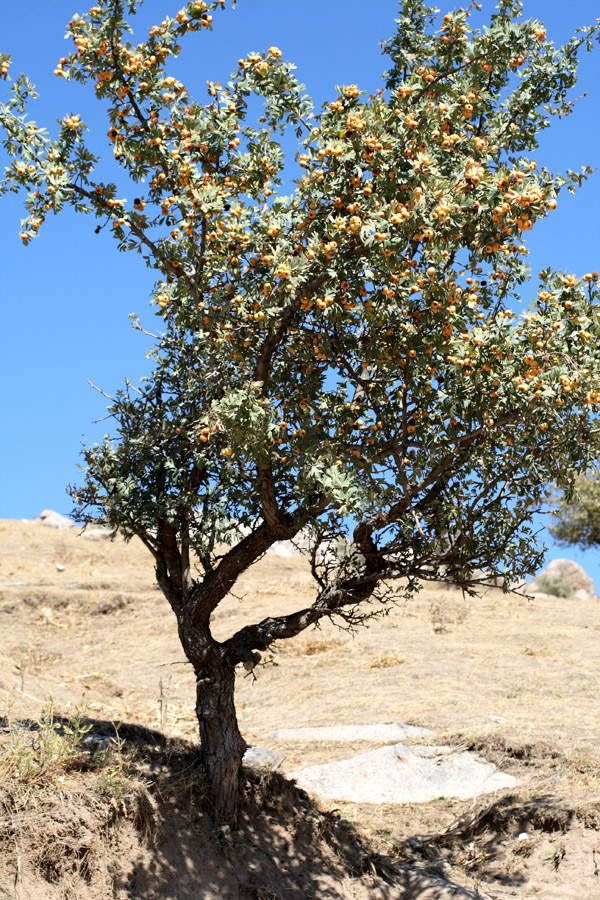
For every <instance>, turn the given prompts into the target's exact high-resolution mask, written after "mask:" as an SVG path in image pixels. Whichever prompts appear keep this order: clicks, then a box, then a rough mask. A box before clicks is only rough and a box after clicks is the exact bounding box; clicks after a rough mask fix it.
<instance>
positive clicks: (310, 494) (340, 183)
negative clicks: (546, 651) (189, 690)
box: [0, 0, 600, 818]
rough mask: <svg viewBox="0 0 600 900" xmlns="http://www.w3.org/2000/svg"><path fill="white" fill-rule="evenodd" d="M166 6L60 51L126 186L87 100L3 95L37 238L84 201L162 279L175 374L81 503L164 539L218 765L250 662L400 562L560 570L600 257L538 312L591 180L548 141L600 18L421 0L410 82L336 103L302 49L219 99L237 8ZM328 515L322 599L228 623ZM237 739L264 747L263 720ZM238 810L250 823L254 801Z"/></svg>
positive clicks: (13, 175)
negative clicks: (313, 76) (48, 108)
mask: <svg viewBox="0 0 600 900" xmlns="http://www.w3.org/2000/svg"><path fill="white" fill-rule="evenodd" d="M139 5H140V3H139V0H128V2H124V0H101V2H99V3H98V4H97V5H96V6H94V7H92V9H91V10H89V12H88V13H86V14H85V15H82V16H74V17H73V19H72V21H71V22H70V24H69V35H70V37H71V38H72V41H73V44H74V49H73V51H72V52H71V53H70V54H69V55H68V56H66V57H64V58H63V59H61V60H60V62H59V64H58V66H57V69H56V75H57V76H59V77H64V78H67V79H72V80H76V81H79V82H82V83H84V84H89V85H90V86H91V88H92V90H93V91H94V92H95V94H96V96H97V97H98V99H99V100H101V101H103V103H104V104H105V105H106V106H107V108H108V125H109V127H108V131H107V139H108V143H109V146H110V148H111V151H110V153H111V155H112V157H113V158H114V163H115V167H116V174H115V176H114V180H113V181H105V180H103V179H101V178H100V177H99V176H98V175H97V174H96V172H97V171H98V172H100V171H101V170H102V171H103V168H102V166H101V165H100V160H99V159H98V158H97V157H96V156H95V155H94V154H93V153H92V152H91V150H90V149H89V148H88V146H87V145H86V137H85V132H86V126H85V123H84V121H83V120H82V119H81V117H80V116H78V115H69V116H67V117H65V118H64V119H63V120H62V121H61V122H60V129H59V132H58V134H57V135H56V136H54V137H51V136H50V135H49V134H48V133H47V132H46V131H45V130H44V129H42V128H40V127H38V126H37V125H36V124H35V123H34V122H33V121H32V120H31V119H30V118H29V117H28V112H27V105H28V101H29V99H30V98H31V97H32V96H33V93H34V89H33V86H32V85H31V84H30V83H29V81H28V80H27V78H26V77H25V76H19V77H18V78H17V79H16V81H15V82H14V85H13V87H12V89H11V92H10V96H9V99H8V100H7V102H6V103H5V104H4V105H2V106H0V124H1V125H2V126H3V127H4V130H5V135H6V136H5V141H4V147H5V150H6V151H7V152H8V154H9V157H10V158H11V161H10V165H9V167H8V169H7V171H6V173H5V176H4V179H3V181H2V182H1V187H2V190H22V191H24V192H25V193H26V206H27V217H26V218H25V219H24V221H23V223H22V227H21V238H22V240H23V241H24V242H25V243H28V242H30V241H31V240H33V239H34V238H35V237H36V236H37V235H38V233H39V231H40V229H41V227H42V225H43V223H44V221H45V219H46V218H47V216H48V215H49V214H51V213H56V212H59V211H60V210H61V208H63V207H64V206H71V207H73V208H75V209H76V210H77V211H79V212H82V213H87V214H91V215H93V216H95V217H96V218H97V219H98V220H99V225H98V228H104V227H109V228H111V229H112V231H113V233H114V236H115V239H116V241H117V246H118V248H119V249H120V250H124V251H135V252H137V253H140V254H141V255H142V257H143V258H144V260H145V261H146V263H147V265H149V266H151V267H152V268H154V269H155V270H156V271H157V276H158V280H157V283H156V288H155V291H154V294H153V297H152V303H153V304H154V305H155V310H156V312H157V316H158V321H159V329H160V334H159V335H158V336H157V337H156V343H155V346H154V349H153V351H152V355H153V357H154V360H155V370H154V373H153V375H152V376H151V377H150V378H149V379H148V380H146V381H143V382H142V383H141V384H140V385H139V386H138V387H135V388H134V387H133V386H131V385H129V384H128V385H127V386H126V387H125V388H124V390H123V391H122V392H120V393H119V394H118V395H117V396H116V397H114V398H113V399H112V402H111V406H110V413H111V415H112V417H113V419H114V431H113V433H112V434H111V435H107V437H106V439H105V441H104V442H103V443H102V444H100V445H97V446H92V447H89V448H87V449H86V451H85V468H86V471H85V480H84V482H83V484H82V485H81V486H79V487H76V488H73V496H74V497H75V499H76V502H77V510H78V516H79V518H80V520H81V521H83V522H89V521H97V520H100V521H103V522H106V523H108V524H109V525H111V526H114V527H118V528H119V529H120V530H121V532H122V533H123V534H125V535H126V536H127V537H132V536H134V535H136V536H138V537H139V538H140V539H141V540H142V541H143V542H144V543H145V545H146V546H147V547H148V549H149V550H150V552H151V553H152V554H153V556H154V559H155V562H156V571H157V578H158V582H159V584H160V586H161V588H162V590H163V591H164V593H165V596H166V597H167V599H168V600H169V602H170V603H171V605H172V607H173V609H174V611H175V614H176V616H177V620H178V625H179V633H180V636H181V639H182V643H183V646H184V649H185V651H186V653H187V656H188V658H189V659H190V661H191V662H192V664H193V665H194V668H195V671H196V673H197V676H198V684H199V694H198V697H199V699H198V715H199V720H200V729H201V735H202V738H203V744H204V746H205V752H206V753H208V756H209V757H211V758H213V762H214V759H216V757H217V756H219V753H218V752H217V751H214V753H213V750H211V749H210V747H212V746H213V744H212V743H211V741H213V737H214V735H213V737H211V734H210V733H209V732H210V729H208V730H207V728H208V726H206V722H207V721H209V720H211V716H212V717H213V720H214V717H215V715H216V714H215V711H214V710H215V708H216V707H215V703H216V701H215V699H214V696H212V695H211V696H210V697H209V694H210V690H209V687H208V685H209V684H212V683H215V682H219V683H221V682H223V681H224V680H225V681H227V683H228V685H229V687H228V690H230V694H231V702H232V697H233V680H232V676H231V677H230V675H231V672H232V671H233V668H234V667H235V666H236V665H238V664H240V663H243V664H245V665H246V666H247V667H248V668H251V667H252V666H253V665H255V663H256V662H257V660H258V659H259V655H258V654H259V652H260V651H263V650H265V649H266V648H267V647H269V646H270V645H271V644H272V643H273V642H274V641H277V640H279V639H283V638H287V637H292V636H293V635H295V634H297V633H298V632H299V631H301V630H302V629H304V628H306V627H307V626H308V625H310V624H313V623H316V622H318V621H319V620H320V619H322V618H323V617H325V616H327V617H330V616H334V617H338V618H340V619H342V620H345V621H346V622H347V623H348V624H350V625H354V624H357V623H359V622H361V621H363V619H364V618H366V617H368V615H369V614H370V612H371V611H372V610H373V609H374V608H379V607H373V606H372V605H367V606H365V603H366V602H369V603H371V604H372V602H373V601H374V600H377V599H378V600H383V601H385V600H386V599H390V598H391V597H392V596H394V591H392V590H391V588H390V585H393V584H394V583H395V582H396V580H397V579H402V582H401V584H402V588H401V590H402V591H404V592H405V594H406V595H410V593H411V592H413V591H414V590H417V589H418V585H419V582H420V581H422V580H436V581H440V580H445V581H448V582H452V583H456V584H459V585H462V586H463V587H464V588H465V589H466V590H473V589H475V587H476V586H477V584H479V583H481V582H487V581H489V579H490V578H491V577H493V576H497V575H500V576H501V577H502V578H503V579H504V580H505V584H506V586H507V587H508V585H509V584H510V582H511V581H512V580H514V579H516V578H517V577H519V576H522V575H523V574H524V573H527V572H531V571H533V570H535V569H536V568H538V567H539V564H540V561H541V558H542V555H541V550H540V548H539V547H538V546H537V544H536V542H535V526H534V524H533V520H532V516H533V513H534V512H535V511H536V510H537V509H539V508H540V507H541V505H542V504H543V501H544V499H545V492H546V485H547V484H548V483H549V482H557V483H558V484H559V485H560V486H562V487H564V488H567V489H568V488H569V486H570V485H571V483H572V481H573V478H574V477H575V475H576V474H577V473H578V472H581V471H584V470H585V469H586V468H587V467H588V466H589V464H590V462H591V460H592V459H593V458H594V456H595V455H596V454H597V449H598V418H597V407H598V404H599V403H600V380H599V372H600V342H599V338H600V321H599V315H600V309H599V307H598V273H596V272H589V273H587V274H584V275H583V276H582V277H581V276H579V275H575V274H572V273H568V272H556V271H552V270H551V269H547V270H545V271H544V272H542V273H541V274H540V278H539V287H536V289H535V292H534V293H535V295H534V297H533V299H532V300H531V303H530V305H529V306H528V308H527V309H521V310H520V311H519V310H518V311H517V312H515V311H514V309H515V308H516V307H517V305H518V304H520V303H521V300H522V292H523V290H524V289H525V288H524V285H526V283H527V282H528V280H529V279H530V271H529V268H528V266H527V262H526V258H527V252H528V251H527V244H526V234H527V232H529V231H530V230H531V229H532V228H533V227H534V226H535V224H536V222H537V221H538V220H540V219H541V218H543V217H545V216H546V215H548V214H549V213H550V212H551V211H552V210H554V208H555V207H556V205H557V199H556V198H557V196H558V195H559V193H560V191H561V190H562V189H564V188H566V189H568V190H574V189H576V188H577V187H578V186H580V184H581V182H582V180H583V178H584V177H585V174H586V172H585V171H584V172H583V173H580V174H577V173H573V172H567V173H566V174H564V175H563V174H553V173H551V172H549V171H548V170H547V169H546V168H545V167H544V166H543V165H542V164H538V162H537V161H536V159H535V158H534V155H533V154H534V153H535V151H536V149H537V147H538V135H539V133H540V132H541V131H542V130H543V129H545V128H546V127H548V125H549V123H550V120H551V119H552V117H553V116H564V115H567V114H568V113H569V111H570V109H571V106H572V101H571V99H570V93H569V92H570V89H571V88H572V87H573V86H574V85H575V82H576V78H577V64H578V54H579V52H580V51H581V49H591V48H592V44H593V42H596V41H597V40H598V27H597V26H596V25H594V26H591V27H588V28H582V29H580V30H579V31H578V32H577V33H576V35H575V36H574V38H573V39H572V40H571V41H569V42H568V43H567V44H566V45H565V46H564V47H556V46H555V45H554V44H553V43H552V42H550V41H548V40H547V36H546V32H545V29H544V26H543V24H542V23H540V22H537V21H531V20H525V19H523V17H522V15H521V13H522V4H521V3H519V2H518V0H500V2H499V4H498V7H497V8H496V11H495V12H494V13H493V14H492V15H491V16H490V17H489V20H480V19H479V15H480V11H479V7H478V4H476V3H471V5H470V6H469V7H468V8H467V9H460V10H456V11H454V12H451V13H448V14H446V15H444V16H443V17H441V16H438V14H437V10H436V9H435V8H433V7H431V6H429V5H428V4H426V3H425V2H423V0H402V2H401V3H400V9H399V17H398V20H397V27H396V30H395V33H394V34H393V36H392V37H391V38H390V40H389V41H387V43H386V45H385V52H386V54H387V58H388V70H387V71H386V72H385V74H384V77H383V82H382V88H381V90H380V91H378V92H377V93H376V94H375V95H373V96H369V97H367V96H365V95H364V94H363V92H361V90H360V87H359V86H357V85H355V84H349V85H341V86H340V87H339V88H338V90H337V92H336V94H335V96H334V97H332V98H331V102H329V103H328V104H326V105H325V106H324V107H323V108H322V109H321V110H318V111H315V110H314V109H313V106H312V104H311V101H310V99H309V98H308V97H307V96H306V95H305V92H304V88H303V86H302V85H301V84H300V83H299V82H298V80H297V79H296V76H295V74H294V70H293V66H292V65H291V64H290V63H289V62H287V61H286V60H285V59H284V58H283V54H282V52H281V50H280V49H279V48H277V47H270V48H268V49H265V50H264V51H262V52H252V53H249V54H248V55H247V56H246V57H245V58H243V59H240V60H239V61H238V64H237V68H236V70H235V71H234V72H233V74H232V75H231V79H230V81H229V82H228V83H227V84H225V85H222V84H218V83H214V82H208V93H207V97H205V98H203V99H194V98H192V97H191V96H190V95H189V93H188V91H187V90H186V87H185V85H184V84H183V83H182V82H181V81H179V80H178V79H177V78H176V77H175V76H174V75H171V74H169V64H170V62H171V61H172V60H173V59H174V58H175V57H176V56H177V55H178V54H179V52H180V50H181V44H180V41H182V39H183V38H184V37H186V36H187V35H188V34H189V33H191V32H200V33H201V34H200V35H199V36H198V39H207V35H206V32H209V31H210V30H211V29H212V27H213V25H214V24H215V23H214V22H213V13H216V11H217V8H218V7H224V6H225V0H217V2H203V0H195V2H189V3H187V4H185V6H184V7H183V9H181V10H180V11H179V12H178V13H176V14H175V15H174V16H173V17H167V18H165V19H164V21H162V22H161V23H159V24H157V25H156V26H154V27H152V28H151V29H150V32H149V34H148V36H147V38H146V39H145V40H144V41H142V42H141V43H137V44H133V43H132V42H131V41H130V40H129V36H128V35H129V32H130V27H131V26H130V20H131V17H132V16H133V15H134V14H135V12H136V10H137V9H138V8H139ZM3 59H4V60H5V62H4V63H3V67H2V70H1V73H2V74H3V75H4V77H8V58H7V57H4V58H3ZM290 133H291V134H292V135H295V137H296V139H297V143H296V145H297V155H296V160H295V162H294V160H290V159H286V156H285V148H286V147H287V146H288V145H289V142H290ZM102 165H104V164H102ZM294 165H297V178H296V180H295V182H294V188H293V191H292V193H291V194H289V195H287V194H284V193H283V183H284V179H285V178H287V177H289V175H290V172H291V171H292V170H293V167H294ZM139 327H141V326H139ZM300 535H302V541H303V545H304V546H305V547H306V548H307V555H308V556H309V559H310V562H311V566H312V572H313V575H314V578H315V584H316V597H315V601H314V603H313V604H312V605H311V606H310V607H308V608H305V609H300V610H297V611H295V612H294V613H291V614H288V615H279V616H274V617H269V618H268V619H265V620H263V621H262V622H257V623H255V624H253V625H250V626H247V627H245V628H243V629H242V630H241V631H238V632H237V633H234V634H232V635H231V637H230V638H229V639H227V640H226V641H224V642H217V641H216V640H215V639H214V638H213V637H212V635H211V632H210V618H211V615H212V614H213V612H214V610H215V609H216V607H217V606H218V604H219V603H220V602H221V600H222V599H223V598H224V597H225V596H226V595H227V593H228V592H229V591H230V590H231V588H232V587H233V585H234V584H235V582H236V580H237V578H238V577H239V575H240V574H241V573H242V572H243V571H244V570H245V569H246V568H247V567H248V566H249V565H252V563H254V562H255V561H256V560H258V559H259V558H260V557H261V556H262V555H263V554H264V553H265V552H266V551H267V550H268V549H269V547H271V546H272V545H273V544H274V543H275V542H277V541H279V540H282V539H296V538H298V537H299V536H300ZM482 573H483V574H482ZM207 673H208V674H207ZM207 697H208V699H207ZM221 699H222V698H221ZM219 702H221V701H219ZM217 705H218V704H217ZM211 721H212V720H211ZM203 723H204V724H203ZM218 740H219V741H220V742H221V743H220V746H221V749H222V747H223V746H225V745H227V746H228V747H229V750H228V751H227V752H228V753H229V754H230V756H232V757H233V758H235V759H234V761H236V762H235V764H236V765H237V767H238V768H239V759H240V758H241V752H240V751H241V749H242V746H243V741H241V738H240V740H238V738H237V735H236V734H234V733H233V732H231V733H230V734H229V737H228V738H227V739H225V738H224V737H223V735H222V734H221V736H220V737H219V739H218ZM228 742H229V743H228ZM207 747H208V748H209V749H208V750H207V749H206V748H207ZM211 754H213V755H212V756H211ZM222 755H223V754H222V753H221V756H222ZM211 765H212V764H209V765H208V771H209V774H210V776H211V777H212V778H213V781H215V780H216V781H217V782H218V781H219V780H220V781H221V783H222V782H223V779H224V777H225V776H224V775H223V772H224V769H221V770H219V772H220V774H216V775H215V771H216V770H215V768H214V765H213V768H212V769H211ZM234 780H235V779H234ZM232 790H233V788H232ZM217 794H218V792H217ZM217 794H215V795H214V796H215V797H217ZM215 803H216V808H217V810H218V815H219V816H221V817H225V818H227V817H230V816H231V811H232V800H231V796H229V798H228V799H226V798H224V797H223V795H222V794H221V795H219V797H217V799H216V800H215Z"/></svg>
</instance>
